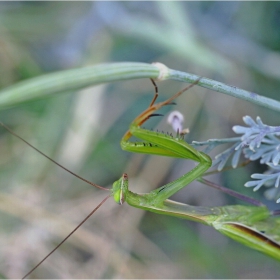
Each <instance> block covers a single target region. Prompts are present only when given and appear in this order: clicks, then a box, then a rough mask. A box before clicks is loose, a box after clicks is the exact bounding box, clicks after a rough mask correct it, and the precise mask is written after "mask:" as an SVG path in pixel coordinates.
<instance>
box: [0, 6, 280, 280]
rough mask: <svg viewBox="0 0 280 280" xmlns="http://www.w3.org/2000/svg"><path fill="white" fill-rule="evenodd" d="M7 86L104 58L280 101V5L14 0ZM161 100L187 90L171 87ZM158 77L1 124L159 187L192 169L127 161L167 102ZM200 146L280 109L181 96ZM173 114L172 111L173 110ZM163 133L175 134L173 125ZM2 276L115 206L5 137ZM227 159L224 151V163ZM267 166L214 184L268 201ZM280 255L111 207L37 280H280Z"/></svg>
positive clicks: (64, 154)
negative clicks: (259, 179) (257, 180)
mask: <svg viewBox="0 0 280 280" xmlns="http://www.w3.org/2000/svg"><path fill="white" fill-rule="evenodd" d="M0 34H1V36H0V86H1V88H2V89H3V88H5V87H7V86H9V85H12V84H14V83H16V82H18V81H21V80H24V79H28V78H31V77H35V76H39V75H41V74H44V73H49V72H54V71H58V70H63V69H70V68H74V67H82V66H86V65H93V64H98V63H104V62H122V61H135V62H148V63H150V62H155V61H158V62H161V63H164V64H166V65H167V66H168V67H169V68H173V69H176V70H181V71H186V72H189V73H194V74H197V75H200V76H205V77H208V78H212V79H215V80H218V81H221V82H223V83H227V84H231V85H235V86H237V87H240V88H243V89H245V90H248V91H253V92H257V93H259V94H261V95H265V96H268V97H271V98H275V99H278V100H279V99H280V98H279V93H278V88H279V85H280V53H279V50H280V3H279V2H175V1H174V2H173V1H172V2H137V1H135V2H0ZM158 86H159V91H160V97H159V99H160V100H164V99H165V98H166V97H169V96H171V95H172V94H174V93H175V92H176V91H178V90H180V89H181V88H183V86H184V85H183V84H180V83H178V82H174V81H165V82H161V83H158ZM153 90H154V89H153V86H152V84H151V82H150V81H149V80H148V79H147V80H134V81H126V82H119V83H113V84H107V85H101V86H97V87H92V88H88V89H85V90H83V91H80V92H69V93H66V94H62V95H56V96H54V97H50V98H48V99H44V100H38V101H33V102H29V103H24V104H21V105H20V106H17V107H14V108H11V109H7V110H4V111H1V112H0V120H1V121H2V122H4V123H5V124H6V125H8V126H9V127H11V128H12V129H13V130H14V131H16V132H17V133H18V134H20V135H21V136H22V137H23V138H24V139H26V140H27V141H29V142H31V143H32V144H33V145H35V146H36V147H37V148H39V149H40V150H42V151H43V152H45V153H46V154H48V155H49V156H50V157H52V158H54V159H55V160H57V161H58V162H60V163H61V164H62V165H64V166H66V167H67V168H69V169H71V170H72V171H74V172H75V173H77V174H79V175H80V176H82V177H85V178H87V179H88V180H91V181H93V182H95V183H97V184H99V185H102V186H106V187H109V186H110V185H111V184H112V183H113V182H114V181H115V180H116V179H118V178H119V177H120V176H121V174H122V173H123V172H127V173H128V175H129V177H130V188H131V189H132V190H133V191H137V192H146V191H147V192H148V191H149V190H152V189H154V188H156V187H159V186H161V185H163V184H165V183H166V182H169V181H172V180H174V179H176V178H178V177H179V176H180V175H182V174H184V173H185V172H186V170H188V169H189V168H191V167H192V166H193V165H192V163H189V162H188V161H183V160H173V159H170V158H164V157H162V158H159V157H156V156H145V155H138V154H130V153H127V152H123V151H122V150H121V148H120V146H119V141H120V139H121V137H122V135H123V134H124V133H125V131H126V130H127V128H128V126H129V123H130V122H131V121H132V120H133V118H135V117H136V116H137V115H138V114H139V113H140V112H141V111H142V110H144V109H146V107H147V106H148V104H149V103H150V101H151V98H152V96H153ZM176 109H178V110H180V111H181V112H182V113H183V114H184V115H185V119H186V123H185V126H186V127H189V128H190V134H189V135H188V138H187V140H188V141H189V142H190V141H192V140H197V141H203V140H207V139H209V138H225V137H231V136H234V134H233V132H232V130H231V127H232V126H233V125H235V124H242V117H243V116H244V115H250V116H252V117H253V118H255V117H256V116H260V117H261V118H262V120H263V122H264V123H267V124H270V125H279V121H278V119H279V117H278V114H276V113H274V112H271V111H269V110H268V109H263V108H260V107H257V106H254V105H252V104H250V103H248V102H245V101H241V100H237V99H234V98H232V97H229V96H224V95H222V94H219V93H216V92H210V91H209V90H205V89H203V88H199V87H195V88H193V89H192V90H191V91H189V92H188V93H186V94H184V96H183V97H181V98H180V99H178V100H177V106H176ZM162 112H163V113H165V114H166V113H167V110H162ZM160 119H161V118H157V119H156V118H154V119H152V120H150V121H149V122H148V123H147V126H148V127H149V128H155V127H159V129H161V130H164V131H167V130H169V131H170V128H169V127H168V126H167V125H166V119H165V118H163V119H162V120H160ZM0 153H1V157H0V186H1V190H0V192H1V194H0V199H1V202H0V204H1V206H0V207H1V212H0V228H1V231H0V245H1V251H0V273H1V275H0V276H2V277H7V278H19V277H22V276H23V275H24V274H25V273H27V272H28V271H29V270H30V269H31V268H32V267H33V266H34V265H35V264H36V263H37V262H39V261H40V260H41V259H42V258H43V257H44V256H45V255H46V254H47V253H48V252H49V251H51V250H52V249H53V248H54V246H55V245H56V244H58V242H59V241H60V240H61V239H62V238H63V237H65V236H66V235H67V234H68V233H69V232H70V231H71V229H72V228H74V226H76V225H77V224H78V223H79V222H80V221H81V220H82V219H83V218H84V217H85V216H86V215H87V214H88V213H89V212H90V211H91V210H92V209H93V208H94V207H95V206H96V205H97V204H98V203H99V202H100V201H101V199H102V198H103V197H104V195H105V194H104V193H103V192H102V191H100V190H95V189H94V188H92V187H90V186H88V185H87V184H85V183H83V182H81V181H80V180H78V179H76V178H74V177H73V176H72V175H70V174H68V173H66V172H65V171H63V170H61V169H60V168H59V167H57V166H55V165H54V164H52V163H50V162H49V161H48V160H47V159H45V158H43V157H42V156H41V155H39V154H38V153H36V152H35V151H33V150H31V149H30V148H29V147H28V146H26V145H25V144H24V143H22V142H21V141H19V140H18V139H16V138H15V137H14V136H12V135H10V134H9V133H7V131H5V130H4V129H0ZM212 156H214V154H213V155H212ZM260 171H263V167H262V166H261V165H258V164H250V165H249V166H247V167H246V168H244V169H239V170H233V171H229V172H225V173H223V174H219V175H215V176H212V177H211V180H213V181H215V182H217V183H219V184H222V185H224V186H226V187H229V188H233V189H235V190H237V191H239V192H242V193H244V194H247V195H250V196H254V197H256V198H258V199H261V200H262V201H264V202H265V203H266V204H267V205H268V206H269V207H270V208H271V209H272V208H277V205H276V204H275V203H274V201H270V202H269V201H266V200H265V199H264V198H263V196H262V193H261V191H260V192H258V193H253V192H252V189H245V188H244V187H243V185H244V183H245V182H246V181H248V180H249V176H250V174H251V173H252V172H254V173H255V172H260ZM174 199H176V200H178V201H182V202H185V203H189V204H193V205H205V206H220V205H226V204H232V203H237V202H236V200H235V199H233V198H231V197H228V196H225V195H223V194H221V193H219V192H217V191H215V190H212V189H209V188H208V187H205V186H202V185H201V184H199V183H193V184H191V185H190V186H189V187H188V188H185V189H184V190H182V191H181V192H180V193H178V194H177V195H175V196H174ZM279 275H280V265H279V263H278V262H276V261H274V260H273V259H271V258H269V257H267V256H265V255H262V254H260V253H258V252H256V251H253V250H251V249H249V248H247V247H244V246H242V245H240V244H237V243H235V242H234V241H231V240H229V239H228V238H226V237H224V236H222V235H221V234H219V233H216V232H215V231H214V230H213V229H211V228H208V227H206V226H203V225H199V224H195V223H192V222H188V221H186V220H180V219H176V218H171V217H166V216H161V215H156V214H153V213H145V212H144V211H142V210H139V209H133V208H132V207H129V206H128V205H123V206H122V207H120V206H119V205H116V204H115V203H114V202H113V201H112V200H109V201H107V202H106V203H105V205H103V206H102V207H101V209H99V210H98V211H97V212H96V213H95V214H94V215H93V217H92V218H91V219H90V220H89V221H87V222H86V224H84V225H83V226H82V228H80V229H79V230H78V232H76V233H75V235H74V236H72V237H71V238H70V239H69V240H68V241H67V242H66V243H65V244H64V245H63V246H62V247H61V248H60V249H59V250H58V251H56V252H55V253H54V254H53V255H52V256H51V257H50V258H49V259H48V260H47V261H45V263H44V264H43V265H42V266H41V267H40V268H38V269H37V270H36V271H35V272H34V273H33V274H32V277H33V278H254V279H257V278H277V277H279Z"/></svg>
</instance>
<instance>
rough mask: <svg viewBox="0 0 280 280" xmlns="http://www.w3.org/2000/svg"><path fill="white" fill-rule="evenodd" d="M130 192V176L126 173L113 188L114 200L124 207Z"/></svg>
mask: <svg viewBox="0 0 280 280" xmlns="http://www.w3.org/2000/svg"><path fill="white" fill-rule="evenodd" d="M127 191H128V176H127V174H126V173H124V174H123V175H122V177H121V178H120V179H119V180H117V181H115V182H114V184H113V188H112V196H113V197H114V200H115V201H116V202H117V203H118V204H120V205H122V204H123V203H124V202H125V200H126V194H127Z"/></svg>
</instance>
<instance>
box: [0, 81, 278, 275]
mask: <svg viewBox="0 0 280 280" xmlns="http://www.w3.org/2000/svg"><path fill="white" fill-rule="evenodd" d="M152 82H153V84H154V86H155V89H156V90H155V91H156V94H155V96H154V98H153V100H152V102H151V103H150V105H149V107H148V108H147V109H146V110H145V111H143V112H142V113H141V114H140V115H139V116H138V117H136V118H135V119H134V121H133V122H132V123H131V125H130V127H129V129H128V131H127V132H126V133H125V134H124V136H123V138H122V139H121V147H122V149H123V150H125V151H128V152H134V153H144V154H152V155H158V156H168V157H174V158H182V159H190V160H193V161H195V162H197V163H198V164H197V165H196V167H194V168H193V169H192V170H190V171H189V172H187V173H186V174H184V175H183V176H182V177H180V178H178V179H177V180H175V181H173V182H170V183H168V184H166V185H164V186H161V187H159V188H157V189H155V190H153V191H151V192H150V193H144V194H138V193H134V192H132V191H130V190H129V184H128V175H127V174H126V173H124V174H123V175H122V176H121V178H120V179H119V180H117V181H116V182H114V183H113V187H112V189H110V190H109V189H107V188H104V187H101V186H99V185H97V184H94V183H92V182H89V181H87V180H85V179H84V178H82V177H80V176H78V175H76V174H74V173H73V172H71V171H70V170H68V169H66V168H65V167H63V166H61V165H60V164H59V163H57V162H55V161H54V160H52V159H51V158H49V157H48V156H47V155H45V154H44V153H42V152H41V151H39V150H38V149H37V148H35V147H34V146H32V145H31V144H29V143H28V142H27V141H25V140H24V139H22V138H21V137H20V136H18V135H17V134H15V133H14V132H13V131H11V130H10V129H9V128H7V127H6V126H5V125H3V124H2V123H1V125H2V126H3V127H4V128H6V129H7V130H8V131H9V132H11V133H12V134H13V135H15V136H16V137H18V138H19V139H21V140H22V141H24V142H25V143H26V144H27V145H29V146H30V147H32V148H33V149H35V150H36V151H38V152H39V153H40V154H42V155H43V156H45V157H47V158H48V159H49V160H51V161H52V162H54V163H55V164H57V165H59V166H60V167H62V168H63V169H65V170H66V171H68V172H70V173H71V174H73V175H74V176H76V177H78V178H79V179H81V180H83V181H85V182H87V183H89V184H91V185H92V186H94V187H97V188H99V189H102V190H106V191H110V194H109V195H108V196H107V197H106V198H105V199H103V200H102V202H101V203H100V204H99V205H98V206H97V207H96V208H95V209H94V210H93V211H92V212H91V213H90V214H89V215H88V216H87V217H86V218H85V219H84V220H83V221H82V222H81V223H80V224H79V225H78V226H77V227H76V228H75V229H74V230H73V231H72V232H70V233H69V234H68V235H67V236H66V237H65V238H64V239H63V240H62V241H61V242H60V243H59V244H58V245H57V246H56V247H55V248H54V249H53V250H52V251H51V252H50V253H49V254H48V255H47V256H46V257H45V258H44V259H43V260H41V261H40V262H39V263H38V264H37V265H36V266H35V267H34V268H33V269H32V270H30V271H29V272H28V273H27V274H26V275H24V276H23V279H24V278H26V277H27V276H29V275H30V274H31V273H32V272H33V271H34V270H35V269H36V268H37V267H38V266H39V265H41V264H42V263H43V262H44V261H45V260H46V259H47V258H48V257H49V256H50V255H51V254H52V253H53V252H54V251H55V250H56V249H57V248H58V247H59V246H60V245H61V244H62V243H64V242H65V241H66V240H67V239H68V238H69V237H70V236H71V235H72V234H73V233H74V232H75V231H76V230H77V229H78V228H79V227H80V226H81V225H82V224H83V223H84V222H85V221H86V220H87V219H88V218H89V217H90V216H91V215H92V214H93V213H94V212H95V211H96V210H97V209H98V208H99V207H100V206H101V205H102V204H103V203H104V202H105V201H106V200H107V199H108V198H109V197H113V198H114V200H115V202H116V203H118V204H120V205H122V204H124V203H125V202H127V203H128V204H129V205H131V206H133V207H136V208H140V209H143V210H147V211H151V212H154V213H157V214H162V215H169V216H174V217H178V218H183V219H187V220H192V221H195V222H199V223H202V224H205V225H209V226H212V227H213V228H214V229H216V230H217V231H219V232H220V233H222V234H224V235H226V236H228V237H230V238H232V239H234V240H236V241H238V242H240V243H242V244H244V245H246V246H248V247H251V248H253V249H255V250H258V251H260V252H262V253H265V254H267V255H269V256H271V257H273V258H275V259H277V260H279V261H280V235H279V232H280V218H279V217H277V215H276V214H277V213H278V212H277V211H276V212H275V213H274V214H275V215H273V213H271V212H270V211H269V210H268V209H267V207H266V206H264V205H262V204H261V203H260V202H257V201H255V200H252V199H251V200H250V199H249V198H244V197H243V196H242V195H240V194H237V193H235V192H233V191H231V190H227V189H226V188H223V187H221V186H218V185H216V184H214V183H212V182H210V181H208V180H206V179H204V178H203V177H202V176H203V175H204V174H205V172H206V171H207V170H208V169H209V168H210V167H211V165H212V160H211V158H210V157H209V156H208V155H207V154H205V153H203V152H200V151H198V150H196V149H195V148H193V147H192V146H191V145H189V144H188V143H187V142H185V141H184V139H183V138H184V137H183V136H184V135H183V133H181V134H180V133H179V131H177V134H176V135H175V136H174V137H173V136H172V135H168V134H164V133H160V132H155V131H150V130H146V129H143V128H142V127H141V126H142V125H143V124H144V123H145V122H146V121H147V120H148V119H149V118H150V117H153V116H157V115H159V114H156V113H155V112H156V111H158V110H159V109H160V108H162V107H164V106H166V105H170V104H173V100H174V99H176V98H177V97H179V96H180V95H181V94H182V93H183V92H185V91H186V90H188V89H189V88H191V87H193V86H194V85H195V84H197V83H198V82H199V80H197V81H196V82H195V83H193V84H191V85H189V86H187V87H186V88H184V89H183V90H181V91H179V92H178V93H176V94H175V95H174V96H172V97H171V98H169V99H167V100H166V101H164V102H160V103H155V102H156V99H157V96H158V94H157V87H156V84H155V82H154V81H153V80H152ZM132 136H134V137H136V138H139V139H141V140H142V141H143V142H132V141H129V140H130V138H131V137H132ZM194 180H199V181H200V182H202V183H204V184H206V185H209V186H212V187H215V188H218V189H220V190H221V191H224V192H226V193H228V194H231V195H234V196H236V197H238V198H240V199H244V200H245V201H248V202H251V203H252V204H253V206H243V205H232V206H223V207H201V206H191V205H188V204H184V203H178V202H175V201H172V200H169V197H170V196H172V195H173V194H175V193H176V192H178V191H179V190H181V189H182V188H184V187H185V186H187V185H188V184H190V183H191V182H192V181H194Z"/></svg>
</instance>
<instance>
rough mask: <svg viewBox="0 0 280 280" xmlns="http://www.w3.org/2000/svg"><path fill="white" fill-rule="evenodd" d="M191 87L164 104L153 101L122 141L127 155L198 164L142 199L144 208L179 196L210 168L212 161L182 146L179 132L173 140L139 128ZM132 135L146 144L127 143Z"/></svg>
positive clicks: (133, 123) (204, 155)
mask: <svg viewBox="0 0 280 280" xmlns="http://www.w3.org/2000/svg"><path fill="white" fill-rule="evenodd" d="M197 82H198V81H196V83H197ZM193 85H195V83H194V84H191V85H190V86H188V87H187V88H185V89H183V90H182V91H180V92H178V93H177V94H176V95H174V96H173V97H171V98H169V99H168V100H166V101H164V102H161V103H157V104H154V102H155V99H156V98H154V99H153V101H152V103H151V104H150V106H149V107H148V108H147V109H146V110H145V111H144V112H143V113H142V114H140V115H139V116H138V117H137V118H136V119H135V120H134V121H133V122H132V123H131V125H130V127H129V130H128V131H127V132H126V133H125V135H124V136H123V138H122V140H121V147H122V149H123V150H126V151H128V152H136V153H146V154H154V155H161V156H169V157H175V158H184V159H192V160H194V161H196V162H198V165H197V166H196V167H195V168H193V169H192V170H191V171H189V172H188V173H186V174H185V175H183V176H182V177H180V178H178V179H177V180H175V181H173V182H171V183H169V184H167V185H165V186H162V187H160V188H158V189H156V190H154V191H152V192H150V193H149V194H146V195H145V198H146V200H147V202H146V203H147V206H148V205H150V206H152V205H153V206H155V205H158V204H161V203H162V202H163V201H164V200H166V199H167V198H169V197H170V196H172V195H173V194H175V193H176V192H178V191H179V190H180V189H182V188H184V187H185V186H186V185H188V184H189V183H191V182H192V181H194V180H195V179H197V178H199V177H200V176H201V175H202V174H203V173H204V172H205V171H206V170H207V169H209V167H211V164H212V161H211V158H210V157H209V156H208V155H206V154H204V153H203V152H199V151H198V150H196V149H194V148H193V147H192V146H190V145H189V144H188V143H187V142H185V141H184V140H183V137H182V136H181V135H180V134H179V132H178V133H177V135H176V136H175V137H172V136H171V135H166V134H163V133H159V132H154V131H150V130H146V129H143V128H141V127H140V126H141V125H142V124H143V123H144V122H145V121H146V120H147V119H149V117H151V116H153V113H154V112H155V111H157V110H159V109H160V108H161V107H163V106H166V105H169V104H171V103H172V101H173V100H174V99H175V98H177V97H178V96H179V95H180V94H182V93H183V92H184V91H186V90H188V89H189V88H190V87H192V86H193ZM132 135H133V136H135V137H137V138H140V139H142V140H144V141H145V142H140V143H139V142H130V141H128V140H129V138H130V137H131V136H132ZM122 201H123V199H121V200H120V201H119V203H122ZM133 206H136V205H133Z"/></svg>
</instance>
